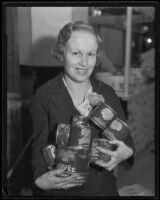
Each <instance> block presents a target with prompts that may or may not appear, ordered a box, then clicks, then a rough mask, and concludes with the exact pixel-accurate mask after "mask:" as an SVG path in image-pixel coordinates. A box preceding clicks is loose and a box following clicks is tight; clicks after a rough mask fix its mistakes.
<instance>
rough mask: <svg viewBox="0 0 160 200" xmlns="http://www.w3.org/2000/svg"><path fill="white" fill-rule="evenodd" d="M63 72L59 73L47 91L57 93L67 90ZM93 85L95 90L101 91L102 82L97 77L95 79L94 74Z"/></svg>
mask: <svg viewBox="0 0 160 200" xmlns="http://www.w3.org/2000/svg"><path fill="white" fill-rule="evenodd" d="M62 78H63V72H61V73H59V74H58V75H57V76H56V77H55V79H52V80H51V82H50V84H49V86H48V88H47V92H49V93H50V92H51V93H52V92H56V93H63V92H64V90H65V85H64V83H63V80H62ZM90 80H91V85H92V88H93V92H97V93H98V92H99V91H100V88H101V82H100V81H99V80H97V79H95V78H94V77H93V76H92V77H91V79H90Z"/></svg>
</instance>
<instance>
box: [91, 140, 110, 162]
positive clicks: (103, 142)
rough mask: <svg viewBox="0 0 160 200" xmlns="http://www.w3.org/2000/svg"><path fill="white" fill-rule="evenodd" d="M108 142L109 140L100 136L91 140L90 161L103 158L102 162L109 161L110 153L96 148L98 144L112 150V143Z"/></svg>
mask: <svg viewBox="0 0 160 200" xmlns="http://www.w3.org/2000/svg"><path fill="white" fill-rule="evenodd" d="M108 142H109V140H106V139H101V138H95V139H93V140H92V145H91V157H90V161H91V162H95V161H97V160H103V161H104V162H108V161H110V159H111V157H110V155H107V154H104V153H102V152H100V151H98V150H97V149H96V147H97V146H100V147H102V148H104V149H108V150H111V151H113V145H112V144H109V143H108Z"/></svg>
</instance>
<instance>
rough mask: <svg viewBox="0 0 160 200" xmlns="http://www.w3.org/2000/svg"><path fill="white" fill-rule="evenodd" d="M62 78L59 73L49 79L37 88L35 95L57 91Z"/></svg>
mask: <svg viewBox="0 0 160 200" xmlns="http://www.w3.org/2000/svg"><path fill="white" fill-rule="evenodd" d="M61 77H62V73H59V74H58V75H56V76H55V77H53V78H52V79H49V80H48V81H46V82H45V83H44V84H43V85H41V86H40V87H39V88H37V90H36V93H38V94H43V93H46V92H52V91H54V90H55V89H56V90H57V89H58V88H59V86H60V79H61Z"/></svg>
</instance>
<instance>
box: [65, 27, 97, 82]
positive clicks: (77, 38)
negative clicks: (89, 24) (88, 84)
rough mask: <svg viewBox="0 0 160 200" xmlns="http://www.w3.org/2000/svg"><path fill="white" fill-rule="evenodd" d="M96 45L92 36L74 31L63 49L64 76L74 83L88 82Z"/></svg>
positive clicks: (95, 54) (95, 57)
mask: <svg viewBox="0 0 160 200" xmlns="http://www.w3.org/2000/svg"><path fill="white" fill-rule="evenodd" d="M97 49H98V43H97V39H96V37H95V35H94V34H92V33H89V32H86V31H75V32H73V33H72V35H71V38H70V39H69V40H68V41H67V43H66V45H65V47H64V69H65V76H67V77H68V78H70V79H71V80H72V81H75V82H79V83H80V82H85V81H88V79H89V77H90V75H91V74H92V72H93V69H94V67H95V65H96V59H97Z"/></svg>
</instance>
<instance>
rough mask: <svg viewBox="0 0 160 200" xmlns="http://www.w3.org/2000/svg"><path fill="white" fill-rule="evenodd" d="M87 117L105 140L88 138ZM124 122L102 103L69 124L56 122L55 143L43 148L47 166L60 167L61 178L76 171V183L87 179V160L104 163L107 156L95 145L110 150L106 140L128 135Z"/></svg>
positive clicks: (88, 123)
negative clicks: (77, 177) (77, 175)
mask: <svg viewBox="0 0 160 200" xmlns="http://www.w3.org/2000/svg"><path fill="white" fill-rule="evenodd" d="M90 120H91V121H92V122H93V123H94V124H96V125H97V126H98V127H99V128H101V129H102V132H101V133H102V134H103V135H105V136H106V139H100V138H96V139H92V128H91V126H90ZM129 132H130V131H129V128H128V126H127V124H126V123H125V122H124V121H122V120H120V119H119V118H118V114H117V112H116V111H115V110H114V109H112V108H111V107H110V106H108V105H107V104H106V103H104V102H100V103H98V105H97V106H95V108H94V109H93V110H92V111H91V112H90V113H89V116H88V117H84V116H80V115H77V116H74V117H73V119H72V123H71V125H70V124H64V123H59V124H58V127H57V132H56V146H57V147H58V148H55V146H53V145H49V146H48V147H46V148H44V149H43V150H42V151H43V154H44V157H45V159H46V162H47V164H48V169H49V170H52V169H53V168H55V169H59V168H64V169H65V171H64V172H63V173H62V174H60V175H59V176H61V177H65V176H69V175H71V174H74V173H79V174H80V176H81V179H79V180H76V182H77V183H80V184H82V183H85V182H86V180H87V178H88V168H89V162H95V161H97V160H99V159H100V160H103V161H105V162H108V161H109V160H110V156H109V155H106V154H103V153H100V152H99V151H97V149H96V146H101V147H102V148H105V149H108V150H111V151H112V150H114V149H113V148H114V146H113V145H111V144H109V140H113V139H115V138H116V139H119V140H125V138H126V137H127V136H128V134H129Z"/></svg>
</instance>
